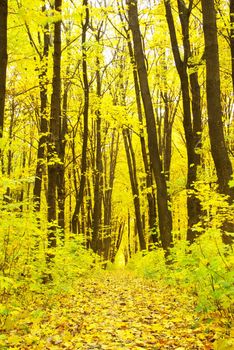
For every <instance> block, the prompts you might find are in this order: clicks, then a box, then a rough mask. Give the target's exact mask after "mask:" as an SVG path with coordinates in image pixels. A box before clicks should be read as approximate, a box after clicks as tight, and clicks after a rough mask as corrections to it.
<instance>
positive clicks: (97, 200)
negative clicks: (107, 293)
mask: <svg viewBox="0 0 234 350" xmlns="http://www.w3.org/2000/svg"><path fill="white" fill-rule="evenodd" d="M96 39H97V43H98V44H99V40H100V38H99V31H98V34H97V36H96ZM96 65H97V70H96V81H97V97H98V98H101V75H100V62H99V58H98V57H97V59H96ZM101 138H102V134H101V115H100V111H99V109H98V110H96V157H95V158H96V159H95V163H96V164H95V174H94V208H93V224H92V231H93V232H92V249H93V251H94V252H97V249H98V240H99V239H100V238H99V230H100V225H101V221H102V195H103V188H102V187H103V186H102V184H103V180H102V175H103V174H102V173H103V166H102V151H101Z"/></svg>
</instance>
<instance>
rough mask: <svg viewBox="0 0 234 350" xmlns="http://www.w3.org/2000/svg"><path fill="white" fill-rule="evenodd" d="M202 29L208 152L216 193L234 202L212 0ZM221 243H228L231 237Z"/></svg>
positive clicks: (230, 227)
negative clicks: (216, 180) (212, 161)
mask: <svg viewBox="0 0 234 350" xmlns="http://www.w3.org/2000/svg"><path fill="white" fill-rule="evenodd" d="M202 14H203V30H204V38H205V58H206V90H207V110H208V124H209V135H210V144H211V153H212V157H213V160H214V164H215V169H216V173H217V177H218V186H219V191H220V192H221V193H223V194H225V195H228V196H229V198H230V202H232V201H233V200H234V188H230V187H229V181H230V180H231V177H232V174H233V170H232V165H231V162H230V159H229V156H228V152H227V148H226V145H225V139H224V132H223V123H222V107H221V98H220V71H219V50H218V37H217V25H216V12H215V5H214V0H202ZM223 228H224V229H225V230H227V231H230V232H234V225H233V223H230V222H225V223H224V226H223ZM226 238H227V239H226V240H225V241H226V242H227V243H228V241H230V242H231V238H230V239H228V237H226Z"/></svg>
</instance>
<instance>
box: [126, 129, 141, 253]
mask: <svg viewBox="0 0 234 350" xmlns="http://www.w3.org/2000/svg"><path fill="white" fill-rule="evenodd" d="M123 139H124V146H125V152H126V156H127V162H128V171H129V177H130V182H131V189H132V196H133V203H134V209H135V218H136V228H137V233H138V237H139V242H140V249H141V250H145V249H146V241H145V237H144V230H143V224H142V220H141V205H140V196H139V185H138V181H137V171H136V159H135V153H134V151H133V147H132V140H131V136H130V133H129V130H128V129H124V130H123Z"/></svg>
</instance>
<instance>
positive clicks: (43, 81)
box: [33, 6, 50, 212]
mask: <svg viewBox="0 0 234 350" xmlns="http://www.w3.org/2000/svg"><path fill="white" fill-rule="evenodd" d="M44 11H45V6H43V8H42V12H44ZM48 31H49V27H48V25H46V26H45V27H44V35H43V37H44V46H43V53H42V55H41V57H40V64H41V67H40V74H39V88H40V126H39V142H38V149H37V166H36V172H35V182H34V188H33V200H34V207H35V210H36V211H38V212H39V211H40V207H41V188H42V177H43V171H44V167H45V149H46V145H47V137H48V121H47V110H46V109H47V103H48V98H47V85H48V78H47V70H48V62H47V60H48V55H49V44H50V37H49V32H48Z"/></svg>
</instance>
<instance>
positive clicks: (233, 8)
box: [229, 0, 234, 93]
mask: <svg viewBox="0 0 234 350" xmlns="http://www.w3.org/2000/svg"><path fill="white" fill-rule="evenodd" d="M229 6H230V7H229V8H230V25H231V28H230V48H231V60H232V87H233V90H232V91H233V93H234V0H230V5H229Z"/></svg>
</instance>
